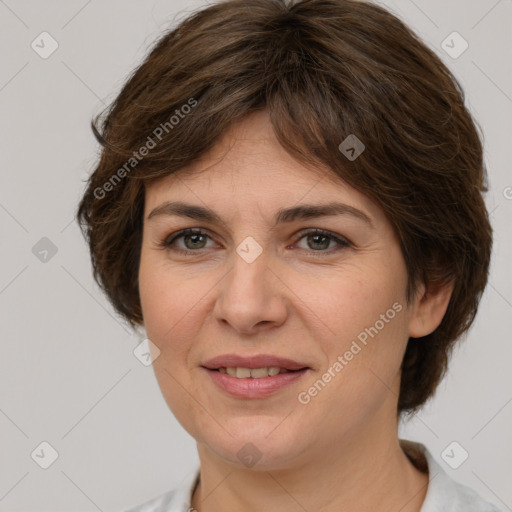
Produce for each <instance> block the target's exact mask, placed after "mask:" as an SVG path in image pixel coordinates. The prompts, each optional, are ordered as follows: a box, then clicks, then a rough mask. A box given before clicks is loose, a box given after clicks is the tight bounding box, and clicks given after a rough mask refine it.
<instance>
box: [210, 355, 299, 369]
mask: <svg viewBox="0 0 512 512" xmlns="http://www.w3.org/2000/svg"><path fill="white" fill-rule="evenodd" d="M202 366H203V367H205V368H208V369H210V370H218V369H219V368H251V369H254V368H269V367H271V366H278V367H279V368H283V369H286V370H302V368H308V366H307V365H305V364H302V363H299V362H297V361H293V360H292V359H287V358H285V357H278V356H273V355H270V354H261V355H257V356H250V357H247V356H246V357H244V356H239V355H237V354H224V355H221V356H217V357H214V358H213V359H209V360H208V361H206V362H204V363H203V364H202Z"/></svg>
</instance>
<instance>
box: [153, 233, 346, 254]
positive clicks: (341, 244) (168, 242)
mask: <svg viewBox="0 0 512 512" xmlns="http://www.w3.org/2000/svg"><path fill="white" fill-rule="evenodd" d="M186 235H206V236H207V237H208V238H210V240H212V238H211V237H210V235H208V233H206V232H205V231H202V230H201V229H197V228H196V229H193V228H188V229H183V230H181V231H178V232H177V233H174V234H173V235H171V236H172V238H170V239H169V237H166V238H165V239H164V240H163V241H162V242H159V244H158V245H159V247H160V248H162V249H165V250H168V251H175V252H179V253H180V254H183V255H184V256H197V255H198V254H200V252H201V251H202V249H197V250H195V251H191V250H187V249H177V248H175V247H174V248H173V247H172V245H173V244H174V242H175V241H176V240H178V239H179V238H182V237H184V236H186ZM308 235H322V236H325V237H327V238H330V239H331V240H332V241H334V242H336V243H337V244H338V247H336V248H334V249H327V250H325V251H323V250H318V251H314V250H313V249H311V250H310V251H308V250H307V249H300V250H304V251H308V252H311V253H313V254H315V253H324V254H332V253H333V252H338V251H340V250H342V249H346V248H348V247H351V246H352V244H351V243H350V242H349V241H348V240H345V239H344V238H340V237H338V236H336V235H334V234H333V233H331V232H330V231H326V230H324V229H310V230H309V231H301V232H300V233H298V234H297V236H298V238H297V240H296V242H294V243H297V242H299V241H300V240H302V239H303V238H304V237H306V236H308ZM320 255H321V254H320Z"/></svg>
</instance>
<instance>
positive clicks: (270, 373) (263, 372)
mask: <svg viewBox="0 0 512 512" xmlns="http://www.w3.org/2000/svg"><path fill="white" fill-rule="evenodd" d="M302 369H305V368H301V369H299V370H288V369H286V368H280V367H279V366H268V367H267V366H264V367H262V368H244V367H240V366H238V367H228V368H224V367H221V368H217V369H215V370H213V371H217V372H219V373H225V374H227V375H229V376H230V377H235V378H237V379H263V378H265V377H275V376H276V375H279V374H282V373H290V372H300V371H301V370H302Z"/></svg>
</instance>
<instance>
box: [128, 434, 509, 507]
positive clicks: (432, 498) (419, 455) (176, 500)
mask: <svg viewBox="0 0 512 512" xmlns="http://www.w3.org/2000/svg"><path fill="white" fill-rule="evenodd" d="M400 445H401V446H402V448H403V449H404V450H405V452H406V453H407V456H408V457H409V458H412V459H415V460H416V461H418V464H420V465H424V464H425V463H426V465H427V468H428V473H429V484H428V488H427V494H426V496H425V500H424V501H423V505H422V507H421V510H420V512H500V510H499V509H498V508H496V507H495V506H494V505H492V504H491V503H489V502H487V501H485V500H484V499H483V498H481V497H480V496H479V495H478V494H477V493H476V492H475V491H474V490H473V489H471V488H469V487H467V486H465V485H462V484H460V483H458V482H456V481H455V480H453V479H452V478H451V477H450V476H449V475H448V473H446V471H445V470H444V469H443V468H442V467H441V466H440V465H439V464H438V463H437V461H436V460H434V458H433V457H432V455H431V454H430V452H429V451H428V449H427V448H426V446H424V445H423V444H421V443H417V442H414V441H408V440H405V439H400ZM198 479H199V469H197V470H196V471H195V472H193V473H192V474H191V475H189V476H188V477H187V478H186V480H185V481H184V482H183V484H182V485H181V486H180V487H178V488H177V489H175V490H173V491H170V492H167V493H165V494H162V495H161V496H158V497H157V498H154V499H152V500H150V501H147V502H146V503H143V504H142V505H139V506H138V507H135V508H132V509H130V510H128V511H126V512H194V510H195V509H193V508H191V505H190V501H191V498H192V492H193V490H194V489H195V486H196V483H197V481H198Z"/></svg>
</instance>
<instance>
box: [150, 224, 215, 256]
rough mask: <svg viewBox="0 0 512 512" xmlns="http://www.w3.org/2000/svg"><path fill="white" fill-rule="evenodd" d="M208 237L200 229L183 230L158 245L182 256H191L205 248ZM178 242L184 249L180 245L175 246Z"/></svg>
mask: <svg viewBox="0 0 512 512" xmlns="http://www.w3.org/2000/svg"><path fill="white" fill-rule="evenodd" d="M208 239H210V240H211V238H210V236H209V235H208V234H206V233H205V232H204V231H201V230H200V229H192V228H189V229H184V230H182V231H178V232H177V233H175V234H173V235H171V237H168V238H166V239H165V240H163V242H161V243H160V244H159V245H160V246H161V247H162V248H164V249H169V250H174V251H177V252H181V253H183V254H192V253H193V252H198V250H200V249H205V248H208V247H206V242H207V240H208ZM178 240H182V241H183V244H184V247H180V244H176V242H177V241H178Z"/></svg>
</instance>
